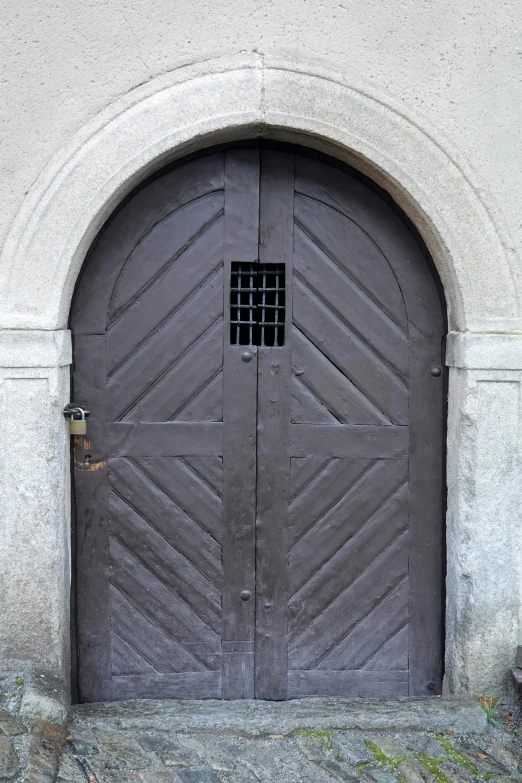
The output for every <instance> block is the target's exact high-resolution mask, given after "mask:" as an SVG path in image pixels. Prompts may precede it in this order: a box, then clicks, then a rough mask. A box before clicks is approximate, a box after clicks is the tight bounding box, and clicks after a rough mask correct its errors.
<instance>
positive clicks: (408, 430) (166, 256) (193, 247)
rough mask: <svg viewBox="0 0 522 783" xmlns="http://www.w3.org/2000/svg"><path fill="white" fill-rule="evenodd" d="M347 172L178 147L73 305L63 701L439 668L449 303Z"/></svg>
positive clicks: (387, 215) (325, 684) (87, 270)
mask: <svg viewBox="0 0 522 783" xmlns="http://www.w3.org/2000/svg"><path fill="white" fill-rule="evenodd" d="M361 180H362V178H356V177H354V176H351V175H350V173H348V172H347V171H344V170H341V169H339V168H337V167H336V166H334V165H331V164H330V163H328V162H324V161H320V160H317V159H314V158H311V157H308V156H306V154H301V153H300V152H296V151H294V150H288V149H286V150H277V149H268V148H267V149H264V148H254V147H244V148H238V149H234V150H228V151H225V152H215V153H211V154H207V155H203V156H201V157H199V158H196V159H192V160H190V161H188V162H185V163H182V164H180V165H178V166H177V167H175V168H174V169H171V170H170V171H168V172H167V173H165V174H163V175H161V176H158V177H157V178H156V179H154V180H153V181H152V182H151V183H149V184H147V185H146V186H144V187H142V188H141V189H140V190H139V191H138V192H137V193H135V194H134V195H133V196H132V197H131V198H129V199H128V200H127V202H126V203H125V204H124V205H123V206H122V207H121V208H120V209H119V210H118V212H117V213H116V214H115V215H114V216H113V217H112V218H111V220H110V221H109V222H108V224H107V225H106V226H105V228H104V230H103V231H102V232H101V234H100V236H99V237H98V239H97V241H96V243H95V245H94V247H93V249H92V251H91V253H90V255H89V258H88V260H87V261H86V264H85V267H84V271H83V273H82V276H81V279H80V282H79V285H78V288H77V292H76V295H75V299H74V304H73V310H72V324H71V325H72V329H73V335H74V400H75V402H77V403H80V404H84V405H86V407H88V408H89V410H90V411H91V415H90V418H89V420H88V434H87V436H85V437H77V438H75V443H74V496H75V517H76V618H77V627H76V642H77V645H76V646H77V653H78V686H79V699H80V701H98V700H111V699H112V700H118V699H127V698H194V699H199V698H225V699H237V698H260V699H287V698H293V697H300V696H306V695H330V696H375V697H380V696H382V697H390V696H407V695H421V694H430V693H438V692H440V687H441V638H442V634H441V615H442V604H441V583H442V573H441V570H442V555H441V549H442V432H443V384H442V375H441V374H438V373H439V369H438V368H440V367H441V338H442V334H443V315H442V307H441V304H440V300H439V296H438V293H437V290H436V287H435V284H434V281H433V279H432V276H431V272H430V269H429V267H428V264H427V262H426V259H425V258H424V256H423V254H422V252H421V250H420V248H419V246H418V244H417V243H416V241H415V239H414V238H413V236H412V235H411V234H410V232H409V231H408V229H407V227H406V226H405V224H404V222H403V221H402V220H401V218H400V217H399V216H398V215H397V214H396V212H395V211H394V210H393V209H392V208H391V207H390V206H389V205H388V204H387V203H386V202H385V201H384V200H383V198H382V197H381V196H379V195H378V194H377V193H376V192H374V190H372V189H370V188H369V187H367V186H366V185H365V184H364V183H363V182H362V181H361Z"/></svg>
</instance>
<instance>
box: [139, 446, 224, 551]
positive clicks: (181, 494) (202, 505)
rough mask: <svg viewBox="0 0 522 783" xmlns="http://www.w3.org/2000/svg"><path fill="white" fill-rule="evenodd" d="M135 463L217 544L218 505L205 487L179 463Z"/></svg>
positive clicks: (160, 460) (164, 459)
mask: <svg viewBox="0 0 522 783" xmlns="http://www.w3.org/2000/svg"><path fill="white" fill-rule="evenodd" d="M136 462H137V464H138V465H139V466H140V467H141V468H142V469H144V470H145V472H146V473H147V475H148V476H149V477H151V478H152V477H153V479H154V483H155V484H156V486H158V487H160V489H161V490H162V491H163V492H164V493H165V494H166V495H167V496H168V497H169V498H171V500H172V501H173V502H174V503H175V504H176V505H177V506H178V507H179V508H181V509H182V511H183V512H184V513H185V514H186V515H187V516H188V517H189V518H190V519H192V520H194V521H195V522H196V524H197V525H198V526H199V527H201V528H203V530H206V531H207V532H208V533H210V535H211V536H212V538H214V539H215V540H216V541H218V542H221V537H222V527H223V524H222V515H223V510H222V503H221V499H220V498H218V497H217V495H216V494H215V492H212V491H211V490H210V488H209V486H208V484H206V483H205V482H204V481H202V480H201V479H200V478H199V476H197V475H196V474H195V473H194V472H193V471H192V470H190V468H189V467H188V466H187V465H186V464H185V463H184V462H183V461H182V460H180V459H176V458H174V459H170V458H168V457H159V458H147V457H143V458H142V459H136Z"/></svg>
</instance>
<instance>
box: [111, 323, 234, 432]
mask: <svg viewBox="0 0 522 783" xmlns="http://www.w3.org/2000/svg"><path fill="white" fill-rule="evenodd" d="M222 364H223V320H222V318H220V319H219V320H218V321H217V322H216V323H214V325H213V326H211V327H210V329H209V330H208V331H207V332H205V334H204V335H203V336H202V337H201V338H200V339H199V340H198V341H196V342H194V343H192V345H191V346H190V348H189V349H188V350H187V351H186V352H185V353H184V354H183V356H182V357H181V359H178V360H177V361H176V362H175V363H174V365H173V366H169V368H168V370H167V371H166V372H164V373H163V374H162V376H161V377H160V378H157V379H155V380H154V382H153V383H152V384H151V386H150V389H149V390H148V391H146V393H145V394H140V396H139V398H138V400H137V401H136V402H135V403H133V404H132V407H131V408H128V409H127V410H126V411H125V412H124V413H123V414H120V415H119V418H124V419H125V421H169V420H170V419H174V418H175V417H176V414H177V412H178V410H180V409H181V408H182V407H183V406H184V405H186V403H187V402H188V400H190V399H191V398H192V397H193V396H194V395H195V394H197V392H198V391H199V389H201V387H202V386H204V385H205V384H206V383H207V382H208V381H209V379H210V378H212V377H213V376H214V375H215V374H216V373H217V372H218V370H219V369H220V368H221V366H222Z"/></svg>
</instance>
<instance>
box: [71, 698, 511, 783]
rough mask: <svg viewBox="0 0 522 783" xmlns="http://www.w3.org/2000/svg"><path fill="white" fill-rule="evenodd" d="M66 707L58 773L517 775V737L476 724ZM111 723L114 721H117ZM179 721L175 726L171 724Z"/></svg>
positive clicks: (122, 782) (307, 778) (138, 776)
mask: <svg viewBox="0 0 522 783" xmlns="http://www.w3.org/2000/svg"><path fill="white" fill-rule="evenodd" d="M110 715H111V717H108V716H105V717H103V716H102V717H99V716H98V717H96V718H95V719H93V718H92V716H89V715H88V714H86V715H85V716H84V717H81V716H78V715H76V717H74V718H73V720H72V722H71V724H70V726H69V731H70V739H69V740H68V742H67V745H66V750H65V752H64V754H63V757H62V762H61V766H60V769H59V772H58V778H57V780H58V783H65V781H71V783H86V781H89V780H91V782H92V783H93V781H94V780H96V781H99V783H127V781H135V783H328V782H332V781H338V782H339V783H482V781H488V780H491V781H492V783H508V781H511V780H512V781H522V739H521V737H520V734H519V732H518V731H516V732H513V733H508V732H504V731H501V730H499V729H497V728H494V727H493V726H488V729H487V731H486V732H485V733H481V734H468V735H458V736H457V735H456V734H454V733H453V731H449V732H447V733H446V734H438V733H435V732H423V731H417V732H411V733H407V732H403V733H393V734H392V733H389V732H388V733H386V732H371V731H344V730H334V731H327V730H321V729H313V728H307V729H297V730H291V729H289V727H288V725H286V726H285V728H284V731H283V732H281V733H278V725H277V724H274V725H273V726H272V730H271V731H270V729H266V727H263V729H262V732H264V733H261V734H260V735H257V736H253V734H254V732H253V731H252V730H251V728H250V729H249V731H248V733H247V735H244V734H243V736H242V733H241V731H236V730H235V729H234V728H230V726H228V727H227V728H226V731H225V732H220V730H219V728H218V726H215V725H213V726H212V728H209V727H208V726H207V727H206V729H205V731H198V729H197V727H194V726H192V727H191V728H190V730H187V731H180V730H173V728H172V726H170V727H169V725H168V722H165V720H161V719H158V721H157V724H155V723H154V719H153V716H152V718H151V717H150V716H149V719H148V720H134V721H133V720H132V717H129V715H128V714H126V713H125V712H122V714H121V717H120V718H118V717H117V715H118V713H117V707H115V706H112V707H111V712H110ZM118 726H120V728H119V729H118ZM176 728H177V729H179V726H177V727H176Z"/></svg>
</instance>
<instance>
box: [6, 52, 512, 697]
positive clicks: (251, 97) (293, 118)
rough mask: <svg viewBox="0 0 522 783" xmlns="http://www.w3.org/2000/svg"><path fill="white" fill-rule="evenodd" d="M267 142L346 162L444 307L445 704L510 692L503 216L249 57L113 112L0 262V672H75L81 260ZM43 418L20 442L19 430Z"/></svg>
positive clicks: (367, 108) (47, 191)
mask: <svg viewBox="0 0 522 783" xmlns="http://www.w3.org/2000/svg"><path fill="white" fill-rule="evenodd" d="M259 135H263V136H270V137H273V138H278V139H281V140H287V141H293V142H296V143H300V144H306V145H308V146H311V147H315V148H317V149H320V150H323V151H324V152H327V153H328V154H330V155H333V156H335V157H337V158H339V159H341V160H344V161H346V162H348V163H350V164H351V165H353V166H355V167H356V168H358V169H360V170H361V171H363V172H364V173H365V174H367V175H368V176H370V177H372V178H373V179H374V180H375V181H376V182H377V183H378V184H379V185H381V186H382V187H384V188H385V189H386V190H387V191H388V192H389V193H390V194H391V195H392V196H393V198H394V199H395V200H396V201H397V203H398V204H399V205H400V206H401V207H402V209H403V210H404V211H405V212H406V213H407V214H408V215H409V217H410V218H411V220H412V221H413V222H414V223H415V225H416V226H417V228H418V230H419V231H420V232H421V234H422V236H423V238H424V240H425V242H426V244H427V246H428V248H429V250H430V252H431V255H432V257H433V259H434V261H435V264H436V266H437V269H438V271H439V274H440V277H441V280H442V283H443V286H444V290H445V294H446V299H447V305H448V314H449V329H450V335H449V339H448V364H449V365H450V367H451V371H450V389H449V430H448V547H447V549H448V564H447V573H448V578H447V637H446V645H447V654H446V672H447V681H448V685H449V688H450V690H452V691H454V692H459V693H462V694H465V693H473V694H475V693H479V692H482V691H483V690H485V689H487V688H488V687H497V686H498V685H499V684H501V683H502V682H504V681H505V677H506V672H507V669H508V667H509V665H510V663H511V658H512V654H513V651H514V647H515V645H516V644H517V643H518V641H519V627H520V620H519V614H520V591H521V587H522V577H521V570H522V569H521V563H520V556H519V548H518V542H519V538H520V523H519V501H518V498H519V496H520V475H521V473H522V472H521V470H520V467H521V465H520V450H521V447H520V445H519V444H520V442H521V441H520V410H521V406H520V388H521V386H520V381H521V380H522V359H521V358H520V357H521V356H522V350H521V345H522V334H521V333H522V317H521V311H522V308H521V297H522V286H521V285H520V283H519V282H518V278H517V271H516V265H515V260H514V257H513V256H512V254H511V251H510V250H509V245H510V243H509V240H508V239H507V238H506V237H505V236H504V231H503V228H502V227H501V225H500V222H499V219H498V218H497V215H496V212H495V209H494V206H493V205H492V204H491V203H490V201H489V200H488V199H487V198H486V197H485V196H484V192H483V190H482V188H481V187H480V185H479V184H477V182H476V181H475V176H474V174H473V173H471V172H469V171H468V169H467V167H466V164H465V163H464V162H463V161H462V160H461V158H460V156H459V154H458V153H457V152H456V151H454V150H452V149H451V147H450V145H449V144H448V143H447V142H446V140H444V139H443V138H442V137H441V136H440V134H439V133H438V132H437V131H435V130H434V129H433V128H431V127H429V126H428V125H427V123H426V122H425V121H424V120H421V119H419V118H416V117H414V116H413V115H412V114H411V113H409V112H407V111H406V110H405V109H404V107H403V106H395V105H393V103H392V101H390V100H389V99H388V98H386V97H383V96H379V95H376V94H375V92H374V91H373V89H372V90H370V89H368V88H367V87H365V86H360V85H355V86H354V85H350V84H349V83H348V81H347V79H346V78H345V77H343V75H342V74H341V75H340V74H338V73H335V72H330V71H328V70H326V69H322V68H320V67H317V66H316V65H315V64H313V65H312V64H309V63H306V62H299V63H295V62H288V61H285V60H282V59H279V58H277V57H265V56H262V55H241V56H236V57H231V58H225V59H219V60H215V61H206V62H204V63H202V64H200V65H193V66H188V67H186V68H182V69H178V70H177V71H175V72H173V73H172V74H168V75H163V76H161V77H158V78H157V79H155V80H153V81H151V82H149V83H148V84H146V85H143V86H142V87H139V88H137V89H136V90H134V91H132V92H131V93H129V94H128V95H126V96H124V97H122V98H121V99H120V100H119V101H117V102H116V103H114V104H113V105H111V106H109V107H108V108H107V109H106V110H104V111H103V112H101V113H100V114H99V115H98V116H97V117H96V118H95V119H94V120H93V121H92V122H90V123H89V124H88V125H87V126H86V127H85V128H83V129H82V130H81V131H80V132H79V133H78V134H77V135H76V136H75V137H74V138H73V139H72V141H71V142H70V144H69V145H68V146H67V147H66V148H65V149H63V150H62V151H61V152H60V153H59V154H58V155H57V156H56V157H55V159H54V160H53V161H51V163H50V164H49V165H48V167H47V168H46V169H45V170H44V172H42V174H41V176H40V178H39V179H38V181H37V182H36V183H35V185H34V187H33V188H32V190H31V192H30V193H29V194H28V196H27V198H26V200H25V202H24V204H23V205H22V207H21V209H20V212H19V214H18V216H17V218H16V220H15V222H14V223H13V226H12V228H11V231H10V234H9V236H8V239H7V241H6V244H5V247H4V251H3V254H2V256H1V259H0V327H1V331H0V346H1V362H0V365H1V366H0V369H1V372H2V376H1V377H2V379H3V383H2V387H1V388H2V395H3V396H2V400H3V415H2V424H1V427H2V429H1V433H0V434H1V437H2V441H3V448H2V457H1V459H2V464H1V468H2V472H3V476H4V485H3V492H2V495H1V498H0V503H1V504H2V507H1V509H0V512H1V516H2V519H3V520H4V525H5V531H6V532H5V535H4V536H3V539H2V542H1V543H0V561H1V567H0V573H1V574H2V579H3V580H4V584H3V585H2V589H3V594H4V595H5V596H6V597H7V606H8V610H7V612H6V615H5V618H3V622H2V626H3V627H2V629H1V630H0V656H1V657H6V658H7V657H9V658H15V657H16V658H22V659H24V660H27V661H38V662H42V661H44V662H46V663H47V664H48V665H51V666H55V667H59V668H60V667H61V668H63V669H64V670H65V669H66V668H67V660H68V636H69V629H68V602H69V584H70V577H69V561H70V558H69V532H68V530H69V525H68V520H69V504H70V500H69V498H70V492H69V455H68V448H67V446H68V443H67V435H66V431H65V425H64V422H63V418H62V416H61V408H62V407H63V404H64V403H66V402H67V401H68V395H69V380H68V379H69V372H68V365H69V364H70V339H69V333H68V332H67V329H66V327H67V321H68V312H69V306H70V301H71V297H72V292H73V289H74V285H75V282H76V279H77V276H78V273H79V271H80V268H81V265H82V263H83V259H84V257H85V254H86V252H87V250H88V248H89V246H90V244H91V242H92V241H93V239H94V237H95V236H96V233H97V231H98V230H99V228H100V227H101V226H102V225H103V223H104V221H105V220H106V219H107V218H108V216H109V215H110V213H111V212H112V210H113V209H114V208H115V206H116V205H117V204H118V203H119V202H120V201H121V200H122V199H123V198H124V197H125V196H126V195H127V194H128V193H129V192H130V191H131V190H132V189H133V188H134V187H135V186H136V185H137V184H138V183H139V182H140V181H142V180H143V179H144V178H145V177H147V176H148V175H150V174H151V173H153V172H154V171H155V170H157V169H158V168H160V167H161V166H163V165H165V164H166V163H168V162H169V161H172V160H174V159H175V158H177V157H180V156H182V155H185V154H187V152H190V151H193V150H197V149H199V148H202V147H204V146H208V145H210V144H216V143H220V142H223V141H229V140H236V139H244V138H250V137H253V136H259ZM31 410H38V417H36V420H35V419H34V418H31V427H30V428H27V426H26V425H27V415H28V414H27V411H31Z"/></svg>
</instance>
